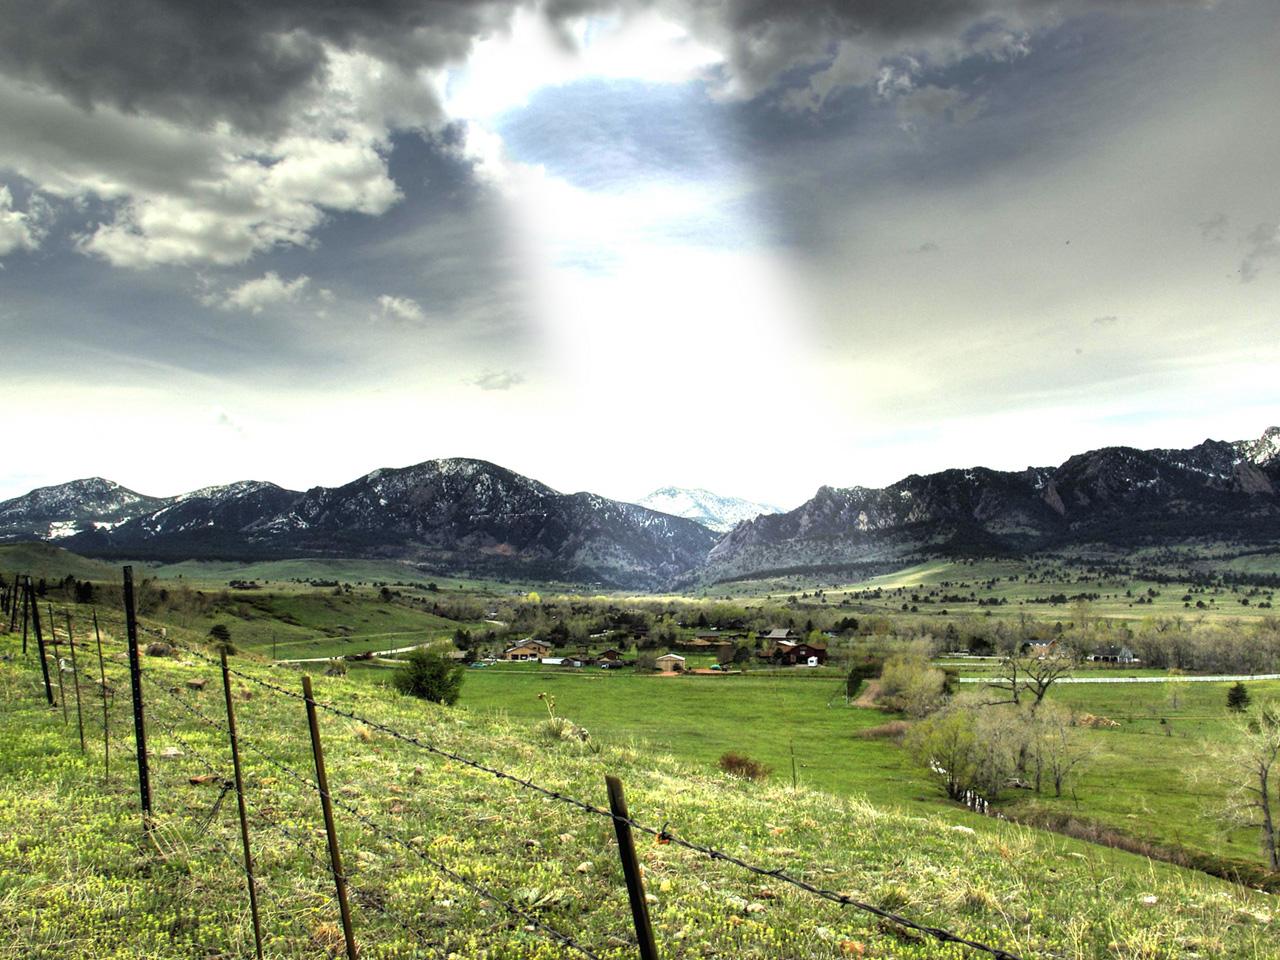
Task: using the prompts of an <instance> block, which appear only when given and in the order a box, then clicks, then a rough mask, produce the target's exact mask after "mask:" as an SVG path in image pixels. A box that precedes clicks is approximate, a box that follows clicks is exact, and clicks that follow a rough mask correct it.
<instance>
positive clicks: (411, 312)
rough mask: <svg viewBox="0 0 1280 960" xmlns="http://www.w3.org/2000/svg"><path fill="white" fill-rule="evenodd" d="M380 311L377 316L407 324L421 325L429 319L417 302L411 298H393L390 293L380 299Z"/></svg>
mask: <svg viewBox="0 0 1280 960" xmlns="http://www.w3.org/2000/svg"><path fill="white" fill-rule="evenodd" d="M378 310H379V313H378V314H376V315H375V316H381V317H382V318H383V319H391V320H400V321H404V322H407V323H419V322H421V321H423V320H425V319H426V318H427V315H426V314H425V313H423V311H422V305H421V304H419V303H418V301H417V300H414V299H413V298H411V297H393V296H391V295H390V294H388V293H384V294H382V296H380V297H378Z"/></svg>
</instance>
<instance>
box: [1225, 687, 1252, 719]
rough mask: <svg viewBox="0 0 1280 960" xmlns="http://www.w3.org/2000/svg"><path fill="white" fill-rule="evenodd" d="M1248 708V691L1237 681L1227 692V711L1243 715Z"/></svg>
mask: <svg viewBox="0 0 1280 960" xmlns="http://www.w3.org/2000/svg"><path fill="white" fill-rule="evenodd" d="M1248 706H1249V691H1248V690H1246V689H1245V686H1244V684H1243V683H1240V682H1239V681H1237V682H1236V685H1235V686H1233V687H1232V688H1231V689H1230V690H1228V691H1227V709H1228V710H1234V711H1236V713H1243V712H1244V710H1245V708H1246V707H1248Z"/></svg>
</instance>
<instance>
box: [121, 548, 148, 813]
mask: <svg viewBox="0 0 1280 960" xmlns="http://www.w3.org/2000/svg"><path fill="white" fill-rule="evenodd" d="M124 625H125V632H126V633H127V634H128V638H129V687H130V691H131V692H132V694H133V740H134V744H135V745H136V748H137V753H138V795H139V797H140V798H141V800H142V829H143V831H145V832H150V830H151V774H150V771H149V770H148V769H147V727H146V721H145V719H144V717H143V714H142V664H141V663H139V658H138V618H137V616H136V615H135V613H134V609H133V567H125V568H124Z"/></svg>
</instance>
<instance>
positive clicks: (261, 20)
mask: <svg viewBox="0 0 1280 960" xmlns="http://www.w3.org/2000/svg"><path fill="white" fill-rule="evenodd" d="M0 6H2V7H3V16H0V72H3V73H5V74H8V75H9V76H10V77H13V78H15V79H19V80H23V81H26V82H31V83H36V84H39V85H41V86H44V87H47V88H50V89H52V90H55V91H57V92H59V93H61V94H63V95H64V96H66V97H68V98H69V99H70V100H72V101H73V102H75V103H77V104H78V105H80V106H81V107H84V108H86V109H87V108H89V107H91V106H93V105H95V104H107V105H111V106H114V107H117V108H119V109H122V110H125V111H128V112H145V113H151V114H155V115H158V116H163V117H166V118H168V119H171V120H176V121H178V122H181V123H195V124H201V125H203V124H207V123H209V122H211V121H216V120H226V121H230V122H231V123H233V124H235V125H237V126H239V127H241V128H242V129H246V130H253V131H261V130H264V129H270V128H271V127H272V126H274V124H275V123H276V121H277V120H278V119H279V116H280V114H281V113H282V112H283V111H285V110H287V109H288V107H289V106H290V104H291V103H292V102H293V101H294V100H295V99H296V98H297V97H299V95H302V94H304V93H306V92H308V91H310V90H311V89H312V88H313V87H314V86H315V85H316V84H318V83H320V82H321V81H322V80H323V77H324V74H325V70H326V65H327V61H326V54H325V49H324V45H325V44H330V45H332V46H334V47H336V48H338V49H342V50H352V49H359V50H364V51H367V52H369V53H370V54H372V55H373V56H375V57H377V58H378V59H379V60H382V61H384V62H389V63H392V64H395V65H397V66H400V67H402V68H413V67H419V66H439V65H442V64H444V63H447V62H450V61H453V60H457V59H459V58H461V57H462V56H464V55H465V54H466V51H467V50H468V48H469V46H470V44H471V42H472V40H473V39H474V38H475V37H477V36H479V35H482V34H484V33H486V32H488V31H491V30H494V29H496V28H499V27H501V26H502V25H503V24H504V23H505V22H506V20H507V19H508V17H509V15H510V12H511V9H512V8H513V6H514V3H513V2H512V0H492V2H485V0H434V2H432V0H425V2H424V0H361V2H359V3H341V2H335V0H271V2H261V3H254V2H244V0H238V2H236V0H232V2H226V0H221V2H220V0H113V2H102V0H61V2H57V3H53V2H50V0H5V2H4V3H3V4H2V5H0Z"/></svg>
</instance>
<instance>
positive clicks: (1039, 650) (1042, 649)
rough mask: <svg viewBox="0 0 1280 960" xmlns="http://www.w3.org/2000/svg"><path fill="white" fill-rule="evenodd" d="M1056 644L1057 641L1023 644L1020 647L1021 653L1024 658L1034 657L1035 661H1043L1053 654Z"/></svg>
mask: <svg viewBox="0 0 1280 960" xmlns="http://www.w3.org/2000/svg"><path fill="white" fill-rule="evenodd" d="M1057 643H1058V641H1057V640H1049V641H1047V642H1031V643H1024V644H1023V645H1022V653H1023V655H1024V656H1028V657H1035V658H1036V659H1037V660H1043V659H1044V658H1045V657H1048V656H1051V655H1052V654H1053V652H1054V649H1055V648H1056V646H1057Z"/></svg>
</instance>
